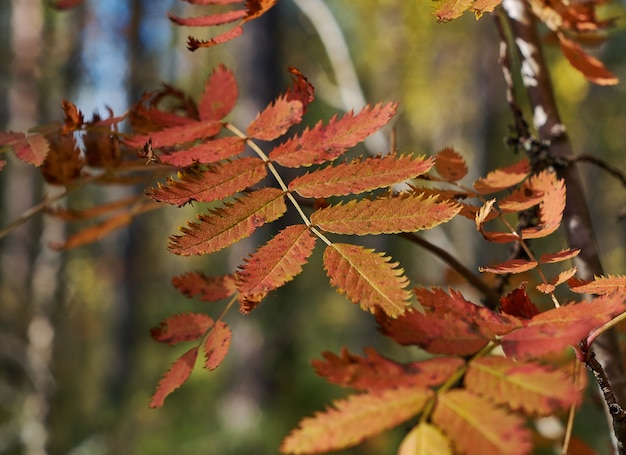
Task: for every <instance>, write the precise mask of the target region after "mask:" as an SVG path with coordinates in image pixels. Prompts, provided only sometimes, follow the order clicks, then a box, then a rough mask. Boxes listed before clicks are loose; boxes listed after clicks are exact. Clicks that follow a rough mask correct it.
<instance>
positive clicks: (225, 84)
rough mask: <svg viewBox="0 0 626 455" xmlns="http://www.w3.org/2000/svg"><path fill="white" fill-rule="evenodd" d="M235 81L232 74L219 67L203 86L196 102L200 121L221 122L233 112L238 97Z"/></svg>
mask: <svg viewBox="0 0 626 455" xmlns="http://www.w3.org/2000/svg"><path fill="white" fill-rule="evenodd" d="M238 93H239V92H238V88H237V81H236V80H235V75H234V74H233V72H232V71H231V70H230V69H228V68H226V67H225V66H224V65H219V66H218V67H217V69H215V70H214V71H213V73H212V74H211V76H210V77H209V78H208V79H207V81H206V83H205V84H204V91H203V92H202V95H201V96H200V101H198V114H199V115H200V120H205V121H207V120H209V121H210V120H221V119H223V118H224V117H226V116H227V115H228V114H229V113H230V111H232V110H233V108H234V107H235V104H236V102H237V96H238Z"/></svg>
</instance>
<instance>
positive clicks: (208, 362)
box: [202, 321, 232, 371]
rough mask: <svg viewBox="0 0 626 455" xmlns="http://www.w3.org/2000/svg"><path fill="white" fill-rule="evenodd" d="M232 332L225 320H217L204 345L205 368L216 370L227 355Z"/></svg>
mask: <svg viewBox="0 0 626 455" xmlns="http://www.w3.org/2000/svg"><path fill="white" fill-rule="evenodd" d="M231 338H232V332H231V330H230V328H229V327H228V326H227V325H226V323H225V322H223V321H217V322H216V323H215V326H213V329H212V330H211V333H209V336H208V337H207V338H206V341H205V342H204V344H203V345H202V349H203V350H204V359H205V361H204V368H206V369H207V370H209V371H213V370H215V369H216V368H217V367H218V366H219V365H220V363H222V361H223V360H224V357H226V354H227V353H228V348H229V347H230V340H231Z"/></svg>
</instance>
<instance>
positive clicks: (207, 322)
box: [150, 313, 213, 346]
mask: <svg viewBox="0 0 626 455" xmlns="http://www.w3.org/2000/svg"><path fill="white" fill-rule="evenodd" d="M211 327H213V319H211V318H210V317H209V316H207V315H206V314H202V313H181V314H175V315H173V316H169V317H167V318H165V319H164V320H163V321H161V323H160V324H159V325H158V326H157V327H154V328H152V329H151V330H150V336H151V337H152V339H154V340H155V341H158V342H160V343H167V344H169V345H170V346H173V345H175V344H177V343H180V342H182V341H193V340H195V339H197V338H200V337H201V336H202V335H204V334H205V333H206V331H207V330H208V329H209V328H211Z"/></svg>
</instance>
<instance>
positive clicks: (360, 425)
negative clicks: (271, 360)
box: [280, 387, 433, 454]
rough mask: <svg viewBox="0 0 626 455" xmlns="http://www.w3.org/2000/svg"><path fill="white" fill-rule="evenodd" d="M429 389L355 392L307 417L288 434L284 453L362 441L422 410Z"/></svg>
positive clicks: (347, 445)
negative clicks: (360, 393)
mask: <svg viewBox="0 0 626 455" xmlns="http://www.w3.org/2000/svg"><path fill="white" fill-rule="evenodd" d="M432 394H433V392H432V391H431V390H429V389H425V388H419V387H402V388H398V389H391V390H384V391H381V392H376V393H375V394H374V393H370V394H362V395H351V396H349V397H348V398H347V399H345V400H338V401H335V402H333V407H332V408H329V409H327V410H326V411H324V412H319V413H317V414H316V415H315V416H313V417H307V418H305V419H303V420H302V421H301V422H300V426H299V428H296V429H295V430H293V431H292V432H291V434H289V436H287V437H286V438H285V440H284V441H283V443H282V445H281V447H280V450H281V452H283V453H293V454H302V453H324V452H328V451H330V450H339V449H343V448H346V447H352V446H355V445H357V444H359V443H361V442H362V441H363V440H365V439H366V438H369V437H372V436H375V435H377V434H378V433H380V432H381V431H384V430H387V429H389V428H393V427H394V426H396V425H398V424H400V423H402V422H405V421H407V420H409V419H410V418H411V417H413V416H414V415H416V414H418V413H419V412H420V411H421V410H422V408H423V407H424V405H425V404H426V401H427V400H428V399H429V398H430V397H431V396H432Z"/></svg>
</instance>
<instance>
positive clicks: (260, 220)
mask: <svg viewBox="0 0 626 455" xmlns="http://www.w3.org/2000/svg"><path fill="white" fill-rule="evenodd" d="M286 210H287V206H286V205H285V199H284V193H283V192H282V190H279V189H278V188H263V189H261V190H258V191H254V192H252V193H246V194H245V195H244V197H243V198H241V199H237V200H236V201H235V202H234V203H233V204H226V206H225V207H223V208H220V209H215V210H211V211H210V212H209V213H208V214H206V215H204V214H201V215H197V218H198V222H197V223H193V222H190V223H188V225H187V227H182V228H181V231H182V233H183V235H175V236H171V237H170V244H169V246H168V249H169V250H170V251H171V252H172V253H174V254H179V255H182V256H189V255H191V254H208V253H213V252H215V251H219V250H221V249H222V248H226V247H227V246H230V245H232V244H233V243H235V242H238V241H239V240H241V239H243V238H245V237H248V236H250V235H251V234H252V233H253V232H254V231H255V230H256V229H257V228H258V227H260V226H263V225H264V224H265V223H269V222H271V221H274V220H277V219H278V218H280V217H281V216H282V215H283V213H285V211H286Z"/></svg>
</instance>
